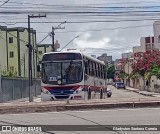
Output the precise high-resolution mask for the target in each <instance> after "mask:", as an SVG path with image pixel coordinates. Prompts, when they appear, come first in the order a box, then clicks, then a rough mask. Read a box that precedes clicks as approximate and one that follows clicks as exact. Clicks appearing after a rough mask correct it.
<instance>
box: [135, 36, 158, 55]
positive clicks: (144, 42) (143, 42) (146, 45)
mask: <svg viewBox="0 0 160 134" xmlns="http://www.w3.org/2000/svg"><path fill="white" fill-rule="evenodd" d="M156 48H157V46H155V43H154V37H153V36H149V37H141V39H140V46H135V47H133V53H139V52H146V51H148V50H153V49H156Z"/></svg>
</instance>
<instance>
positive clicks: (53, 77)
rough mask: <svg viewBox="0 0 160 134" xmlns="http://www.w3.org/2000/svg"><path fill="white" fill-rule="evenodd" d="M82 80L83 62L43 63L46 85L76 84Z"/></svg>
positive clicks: (43, 76) (43, 77) (43, 78)
mask: <svg viewBox="0 0 160 134" xmlns="http://www.w3.org/2000/svg"><path fill="white" fill-rule="evenodd" d="M82 78H83V69H82V61H63V62H44V63H42V82H43V83H45V84H52V85H61V84H74V83H78V82H81V81H82Z"/></svg>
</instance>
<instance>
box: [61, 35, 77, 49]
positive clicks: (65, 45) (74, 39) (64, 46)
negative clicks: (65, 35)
mask: <svg viewBox="0 0 160 134" xmlns="http://www.w3.org/2000/svg"><path fill="white" fill-rule="evenodd" d="M78 37H79V35H78V36H76V37H74V38H73V39H72V40H70V41H69V42H68V43H67V44H66V45H65V46H64V47H63V48H62V49H61V50H60V51H62V50H63V49H64V48H65V47H67V46H68V45H69V44H70V43H71V42H72V41H73V40H75V39H76V38H78Z"/></svg>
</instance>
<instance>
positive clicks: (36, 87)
mask: <svg viewBox="0 0 160 134" xmlns="http://www.w3.org/2000/svg"><path fill="white" fill-rule="evenodd" d="M1 83H2V98H1V102H6V101H11V100H16V99H21V98H26V97H28V96H29V87H28V85H29V84H28V79H26V78H4V77H3V78H2V82H1ZM40 93H41V88H40V80H39V79H34V80H33V94H34V96H37V95H40Z"/></svg>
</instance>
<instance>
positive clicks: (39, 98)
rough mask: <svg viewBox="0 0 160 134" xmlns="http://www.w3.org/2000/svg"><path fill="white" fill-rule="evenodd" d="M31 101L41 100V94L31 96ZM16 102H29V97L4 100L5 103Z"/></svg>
mask: <svg viewBox="0 0 160 134" xmlns="http://www.w3.org/2000/svg"><path fill="white" fill-rule="evenodd" d="M33 101H34V102H41V96H40V95H38V96H36V97H35V96H34V97H33ZM15 102H16V103H18V102H29V97H27V98H21V99H17V100H11V101H7V102H5V103H15Z"/></svg>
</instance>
